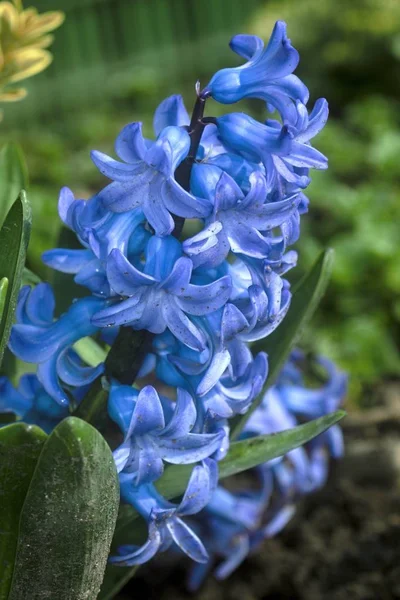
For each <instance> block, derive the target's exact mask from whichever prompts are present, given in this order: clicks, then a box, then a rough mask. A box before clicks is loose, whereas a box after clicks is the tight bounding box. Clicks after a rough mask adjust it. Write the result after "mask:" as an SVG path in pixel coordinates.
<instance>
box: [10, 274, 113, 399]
mask: <svg viewBox="0 0 400 600" xmlns="http://www.w3.org/2000/svg"><path fill="white" fill-rule="evenodd" d="M104 303H105V301H104V300H100V299H98V298H94V297H89V298H83V299H81V300H78V301H76V302H74V303H73V304H72V305H71V306H70V308H69V309H68V311H67V312H66V313H64V314H63V315H61V317H60V318H59V319H58V320H57V321H53V314H54V304H55V302H54V295H53V291H52V289H51V287H50V286H49V285H48V284H46V283H40V284H39V285H37V286H36V287H35V288H34V289H33V290H31V288H30V287H29V286H25V287H23V288H22V289H21V292H20V295H19V299H18V306H17V324H16V325H14V326H13V328H12V330H11V335H10V341H9V347H10V349H11V351H12V352H13V354H15V356H17V357H18V358H19V359H21V360H23V361H25V362H28V363H33V364H37V365H38V371H37V375H38V379H39V381H40V382H41V384H42V385H43V387H44V389H45V390H46V392H47V393H48V394H49V395H50V396H51V397H52V398H54V400H56V401H57V402H58V403H59V404H60V405H64V406H67V405H68V404H69V400H68V395H67V393H66V391H65V389H64V388H63V385H62V384H66V385H67V386H73V387H80V386H84V385H87V384H89V383H91V382H92V381H94V379H96V377H97V376H98V375H100V374H101V373H102V372H103V364H102V363H101V364H99V365H98V366H97V367H87V366H85V365H84V364H82V362H81V360H80V359H79V357H78V356H77V354H76V353H75V352H74V350H73V348H72V347H73V345H74V344H75V343H76V342H77V341H78V340H80V339H81V338H84V337H86V336H89V335H92V334H93V333H96V332H97V331H98V328H97V327H96V326H94V325H93V324H92V323H91V317H92V316H93V314H94V313H95V312H97V311H98V310H100V309H101V308H102V307H103V306H104Z"/></svg>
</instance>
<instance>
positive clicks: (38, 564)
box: [8, 417, 119, 600]
mask: <svg viewBox="0 0 400 600" xmlns="http://www.w3.org/2000/svg"><path fill="white" fill-rule="evenodd" d="M118 505H119V484H118V476H117V472H116V469H115V464H114V460H113V457H112V454H111V451H110V448H109V446H108V445H107V443H106V441H105V440H104V438H103V437H102V436H101V435H100V433H99V432H98V431H97V430H96V429H95V428H94V427H92V426H91V425H89V424H88V423H85V422H84V421H82V420H81V419H77V418H76V417H68V418H67V419H64V421H62V422H61V423H60V424H59V425H58V426H57V427H56V428H55V429H54V431H53V433H52V434H51V435H50V436H49V438H48V440H47V442H46V443H45V445H44V447H43V451H42V454H41V456H40V459H39V461H38V464H37V467H36V470H35V473H34V476H33V478H32V481H31V485H30V487H29V491H28V494H27V496H26V500H25V503H24V507H23V509H22V513H21V520H20V534H19V539H18V548H17V556H16V561H15V568H14V576H13V580H12V586H11V591H10V595H9V598H8V600H32V599H34V598H35V599H36V598H37V599H39V598H52V599H53V598H54V600H56V599H58V598H60V599H61V598H62V599H63V600H90V599H92V598H93V599H94V598H96V597H97V594H98V592H99V589H100V584H101V582H102V579H103V576H104V570H105V567H106V562H107V557H108V553H109V549H110V544H111V539H112V535H113V532H114V528H115V522H116V519H117V514H118Z"/></svg>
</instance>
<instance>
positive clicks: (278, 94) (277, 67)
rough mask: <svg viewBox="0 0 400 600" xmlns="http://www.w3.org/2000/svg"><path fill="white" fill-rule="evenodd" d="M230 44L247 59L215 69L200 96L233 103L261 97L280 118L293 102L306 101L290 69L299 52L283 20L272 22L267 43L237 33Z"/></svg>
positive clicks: (293, 67)
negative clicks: (265, 44) (289, 36)
mask: <svg viewBox="0 0 400 600" xmlns="http://www.w3.org/2000/svg"><path fill="white" fill-rule="evenodd" d="M230 46H231V48H232V50H233V51H234V52H236V53H237V54H239V56H242V57H243V58H245V59H247V60H248V62H247V63H245V64H244V65H242V66H240V67H234V68H228V69H222V70H220V71H218V72H217V73H216V74H215V75H214V76H213V77H212V79H211V81H210V82H209V83H208V84H207V86H206V87H205V88H204V90H203V92H202V95H203V96H205V97H206V96H208V95H211V96H212V97H213V98H214V99H215V100H217V101H218V102H221V103H222V104H233V103H235V102H238V101H239V100H242V99H243V98H261V99H263V100H265V102H267V103H268V104H269V105H272V107H273V108H276V109H277V110H278V111H279V112H280V114H281V115H282V117H283V118H284V119H286V118H287V117H290V116H291V115H292V113H293V110H294V102H295V101H296V100H301V102H303V103H304V104H306V103H307V100H308V90H307V88H306V86H305V85H304V84H303V83H302V82H301V81H300V79H299V78H298V77H296V76H295V75H293V74H292V73H293V71H294V70H295V68H296V67H297V64H298V62H299V54H298V52H297V50H295V49H294V48H293V46H292V45H291V43H290V40H289V39H288V38H287V36H286V23H284V22H282V21H278V22H277V23H276V24H275V27H274V29H273V32H272V35H271V38H270V40H269V43H268V45H267V46H266V48H264V42H263V41H262V40H261V39H260V38H258V37H257V36H253V35H236V36H234V37H233V38H232V40H231V43H230Z"/></svg>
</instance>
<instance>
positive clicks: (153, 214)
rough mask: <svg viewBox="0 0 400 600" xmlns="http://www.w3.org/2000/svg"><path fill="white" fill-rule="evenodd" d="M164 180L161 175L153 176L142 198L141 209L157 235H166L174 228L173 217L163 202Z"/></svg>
mask: <svg viewBox="0 0 400 600" xmlns="http://www.w3.org/2000/svg"><path fill="white" fill-rule="evenodd" d="M164 183H165V182H164V180H163V178H162V176H161V175H159V176H157V177H155V178H154V180H153V181H152V183H151V184H150V185H149V186H148V192H147V194H145V195H144V196H143V199H142V210H143V212H144V214H145V215H146V218H147V220H148V221H149V223H150V225H151V226H152V227H153V229H154V230H155V232H156V234H157V235H159V236H166V235H169V234H170V233H171V231H173V230H174V227H175V223H174V219H173V218H172V216H171V215H170V213H169V209H168V208H166V206H165V205H166V203H165V202H163V200H164V198H163V194H162V191H161V190H162V188H163V186H164Z"/></svg>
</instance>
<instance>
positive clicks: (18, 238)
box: [0, 191, 31, 362]
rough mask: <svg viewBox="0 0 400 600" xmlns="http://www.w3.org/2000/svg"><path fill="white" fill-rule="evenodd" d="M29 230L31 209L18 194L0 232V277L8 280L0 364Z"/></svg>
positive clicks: (1, 322) (1, 328)
mask: <svg viewBox="0 0 400 600" xmlns="http://www.w3.org/2000/svg"><path fill="white" fill-rule="evenodd" d="M30 230H31V209H30V206H29V203H28V201H27V198H26V194H25V192H24V191H22V192H21V193H20V195H19V197H18V198H17V200H16V201H15V202H14V204H13V205H12V207H11V209H10V211H9V212H8V214H7V217H6V220H5V221H4V224H3V227H2V228H1V230H0V277H2V278H3V277H6V278H7V279H8V281H9V284H8V290H7V296H6V300H5V305H4V310H3V315H2V319H1V321H0V362H1V360H2V358H3V354H4V349H5V347H6V344H7V342H8V338H9V335H10V330H11V326H12V322H13V319H14V313H15V307H16V304H17V299H18V294H19V290H20V287H21V281H22V275H23V271H24V265H25V257H26V249H27V247H28V243H29V236H30Z"/></svg>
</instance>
